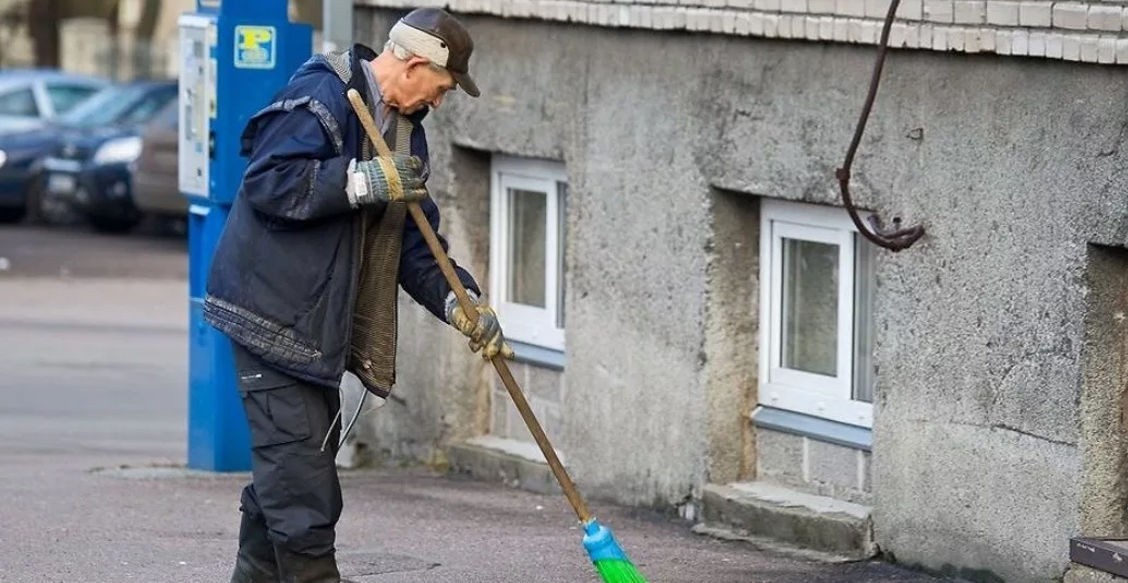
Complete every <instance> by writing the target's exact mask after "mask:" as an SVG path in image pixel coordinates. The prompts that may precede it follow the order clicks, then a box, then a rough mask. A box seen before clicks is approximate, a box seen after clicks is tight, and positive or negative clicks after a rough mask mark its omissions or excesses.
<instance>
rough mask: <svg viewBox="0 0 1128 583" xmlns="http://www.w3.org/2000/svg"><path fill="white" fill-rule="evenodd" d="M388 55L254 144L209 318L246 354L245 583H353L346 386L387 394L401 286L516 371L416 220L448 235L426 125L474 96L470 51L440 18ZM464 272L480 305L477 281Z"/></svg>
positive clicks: (340, 75) (307, 83) (324, 69)
mask: <svg viewBox="0 0 1128 583" xmlns="http://www.w3.org/2000/svg"><path fill="white" fill-rule="evenodd" d="M388 38H389V40H388V43H387V44H386V45H385V47H384V50H383V52H382V53H380V54H379V55H377V54H376V53H375V52H374V51H372V50H371V49H369V48H367V47H365V46H362V45H355V46H354V47H353V48H352V49H351V50H349V51H347V52H342V53H330V54H327V55H318V56H315V57H313V58H312V59H310V60H309V61H308V62H307V63H305V64H304V65H303V66H302V67H301V68H300V69H299V70H298V71H297V72H296V73H295V74H294V76H293V77H292V78H291V80H290V82H289V84H288V85H287V86H286V87H284V88H283V89H282V90H281V91H280V92H279V93H278V95H277V97H276V100H275V102H274V103H272V104H271V105H269V106H267V107H265V108H264V109H262V110H261V111H260V112H259V113H257V114H256V115H254V116H253V117H252V118H251V119H250V120H249V122H248V123H247V126H246V129H245V130H244V132H243V135H242V147H243V155H245V156H248V157H249V165H248V167H247V171H246V174H245V175H244V177H243V182H242V185H241V187H240V190H239V193H238V196H237V197H236V200H235V203H234V205H233V207H232V209H231V215H230V217H229V219H228V222H227V226H226V228H225V230H224V232H223V235H222V238H221V240H220V243H219V246H218V248H217V250H216V255H215V258H214V260H213V265H212V270H211V274H210V278H209V280H208V295H207V299H206V303H205V316H206V318H207V320H208V321H209V322H210V323H211V324H212V325H214V326H215V327H216V328H218V329H219V330H221V331H222V332H224V333H225V334H226V335H227V336H228V337H230V339H231V340H232V344H233V346H234V350H235V354H234V357H235V364H236V370H237V372H238V375H239V378H238V382H239V390H240V393H241V395H242V400H243V406H244V410H245V413H246V416H247V421H248V422H249V424H250V430H251V441H252V467H253V479H252V483H251V484H249V485H248V486H247V487H246V488H245V489H244V490H243V494H242V497H241V510H242V523H241V525H240V529H239V551H238V554H237V557H236V564H235V571H234V575H233V576H232V578H231V580H232V581H233V582H243V583H251V582H256V583H258V582H267V581H279V580H281V581H285V582H287V583H298V582H303V583H312V582H317V583H323V582H333V583H336V582H338V581H340V575H339V572H338V570H337V564H336V559H335V557H334V540H335V527H336V524H337V520H338V518H339V517H340V514H341V506H342V504H341V488H340V483H339V481H338V477H337V471H336V466H335V464H334V456H335V453H336V449H337V444H338V438H339V434H340V423H339V418H340V395H339V393H338V387H339V384H340V381H341V378H342V375H343V374H344V372H345V371H346V370H348V371H351V372H353V373H355V374H356V375H357V376H358V377H359V378H360V379H361V380H362V382H363V383H364V385H365V387H366V388H367V389H369V390H370V391H371V392H373V393H376V394H378V395H381V396H385V395H387V392H388V391H390V390H391V388H392V384H393V383H394V380H395V344H396V342H395V334H396V297H397V292H396V287H397V284H398V285H399V286H402V287H403V289H404V290H406V291H407V293H408V294H409V295H411V297H412V298H414V299H415V300H416V301H417V302H419V303H420V304H422V305H423V306H424V307H425V308H427V309H428V310H429V311H430V312H431V313H433V314H434V315H435V316H436V317H438V318H440V319H442V320H444V321H446V322H449V323H451V324H452V325H453V326H454V327H456V328H458V329H459V330H460V331H461V332H462V333H463V334H465V335H467V336H468V337H469V338H470V346H471V348H472V349H474V350H481V352H482V355H483V356H485V357H487V358H489V357H493V356H495V355H498V354H503V355H507V354H508V353H509V350H508V346H506V344H505V342H504V338H503V336H502V332H501V328H500V326H499V325H498V322H497V317H496V316H495V314H494V313H493V311H492V310H490V308H489V307H488V306H487V305H484V304H481V305H478V306H477V308H476V309H477V312H478V317H477V318H476V323H471V321H470V320H471V319H470V318H469V317H467V315H466V314H464V313H463V312H462V310H461V308H460V307H459V306H458V304H457V302H456V301H454V297H453V294H452V293H451V290H450V287H449V286H448V284H447V282H446V281H445V280H444V278H443V276H442V274H441V272H440V270H439V268H438V266H437V265H436V263H435V259H434V257H433V256H432V254H431V252H430V250H429V249H428V248H427V246H426V243H425V241H424V240H423V237H422V235H421V234H420V232H419V230H418V229H417V228H416V226H415V224H414V223H412V222H411V221H410V220H405V212H404V210H405V206H406V205H405V204H404V203H410V202H419V203H420V204H421V205H422V207H423V210H424V212H425V213H426V215H427V217H428V218H429V220H430V222H431V225H432V227H434V228H435V230H436V231H437V230H438V227H439V210H438V208H437V207H436V206H435V203H434V202H433V201H431V200H430V199H429V198H427V191H426V187H425V182H426V180H427V176H428V173H429V163H428V155H427V141H426V137H425V136H424V133H423V128H422V126H421V125H420V122H421V121H422V120H423V118H424V116H426V115H427V112H428V110H429V109H433V108H437V107H439V105H440V104H441V103H442V101H443V99H444V97H445V96H446V94H447V92H449V91H451V90H452V89H454V88H455V87H461V88H462V90H463V91H465V92H466V93H468V94H470V95H471V96H475V97H476V96H477V95H478V93H479V92H478V87H477V86H476V85H475V84H474V80H473V79H472V78H471V77H470V74H469V69H468V65H469V60H470V53H471V51H472V50H473V42H472V40H471V38H470V34H469V33H468V32H467V30H466V29H465V28H464V27H463V25H462V24H461V23H460V22H459V21H458V20H456V19H455V18H454V17H452V16H451V15H449V14H447V13H446V12H443V11H442V10H438V9H419V10H416V11H413V12H411V13H410V14H408V15H407V16H405V17H403V18H402V19H401V20H400V21H399V22H397V23H396V24H395V26H394V27H393V28H392V30H391V31H390V32H389V34H388ZM348 89H357V90H358V91H359V92H360V93H361V94H362V95H365V96H367V99H366V101H367V103H368V104H369V106H370V110H371V113H372V114H373V116H374V118H375V119H376V121H377V124H378V125H379V127H380V129H381V131H382V132H383V134H384V138H385V140H386V141H387V142H388V143H389V144H390V145H392V147H393V149H394V150H395V152H396V154H395V155H394V156H392V157H390V158H373V154H374V153H375V151H376V150H375V148H374V147H373V144H372V143H371V142H369V141H368V140H367V138H366V137H365V134H364V132H363V129H362V128H361V125H360V123H359V120H358V119H357V117H356V115H355V113H354V112H353V111H352V109H351V106H350V104H349V101H348V99H347V98H346V96H345V93H346V91H347V90H348ZM442 244H443V246H444V247H445V246H446V242H445V241H442ZM457 272H458V275H459V278H460V279H461V280H462V282H463V283H464V284H465V285H466V287H467V288H468V289H470V290H471V292H472V294H474V297H475V298H476V297H477V294H479V293H480V291H479V288H478V285H477V284H476V283H475V281H474V278H473V277H471V276H470V274H469V273H467V272H466V271H465V270H462V269H461V268H457ZM327 443H328V444H329V446H328V447H326V444H327Z"/></svg>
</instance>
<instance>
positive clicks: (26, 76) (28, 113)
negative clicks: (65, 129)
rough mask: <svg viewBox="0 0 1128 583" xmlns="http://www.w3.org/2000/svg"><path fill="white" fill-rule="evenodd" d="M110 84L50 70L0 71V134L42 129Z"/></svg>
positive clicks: (97, 79) (92, 78) (101, 80)
mask: <svg viewBox="0 0 1128 583" xmlns="http://www.w3.org/2000/svg"><path fill="white" fill-rule="evenodd" d="M107 85H109V82H107V81H105V80H103V79H99V78H96V77H88V76H85V75H72V74H70V73H63V72H61V71H56V70H51V69H21V70H8V71H0V133H8V132H13V131H24V130H28V129H32V128H36V127H40V126H42V125H43V124H44V123H46V122H47V121H50V120H52V119H55V118H56V117H57V116H59V115H61V114H64V113H66V112H68V111H70V110H72V109H74V107H75V106H77V105H78V104H80V103H82V102H83V101H85V100H86V99H88V98H89V97H91V96H92V95H94V94H95V93H97V92H98V91H99V90H100V89H103V88H104V87H106V86H107Z"/></svg>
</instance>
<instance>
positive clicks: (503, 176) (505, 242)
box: [490, 157, 568, 351]
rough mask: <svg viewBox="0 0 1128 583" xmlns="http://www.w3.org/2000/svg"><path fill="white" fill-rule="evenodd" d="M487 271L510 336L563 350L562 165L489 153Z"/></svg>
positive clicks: (564, 204) (564, 188) (565, 195)
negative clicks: (489, 197)
mask: <svg viewBox="0 0 1128 583" xmlns="http://www.w3.org/2000/svg"><path fill="white" fill-rule="evenodd" d="M491 181H492V191H493V193H492V197H491V199H492V200H491V209H490V273H491V274H492V279H491V286H490V288H491V293H492V294H493V303H494V304H496V305H497V306H498V311H499V312H500V316H499V317H500V318H501V321H502V323H503V324H504V327H505V335H506V337H507V338H509V339H510V340H514V341H516V342H524V343H526V344H532V345H536V346H539V347H542V348H549V349H552V350H558V351H563V350H564V289H565V285H564V283H565V280H564V277H565V274H564V246H565V245H564V242H565V239H566V237H567V233H566V231H567V229H566V225H565V217H566V215H567V213H566V210H565V209H566V207H567V198H568V185H567V179H566V176H565V174H564V168H563V166H562V165H560V164H557V163H553V162H547V161H542V160H531V159H522V158H511V157H494V160H493V168H492V172H491Z"/></svg>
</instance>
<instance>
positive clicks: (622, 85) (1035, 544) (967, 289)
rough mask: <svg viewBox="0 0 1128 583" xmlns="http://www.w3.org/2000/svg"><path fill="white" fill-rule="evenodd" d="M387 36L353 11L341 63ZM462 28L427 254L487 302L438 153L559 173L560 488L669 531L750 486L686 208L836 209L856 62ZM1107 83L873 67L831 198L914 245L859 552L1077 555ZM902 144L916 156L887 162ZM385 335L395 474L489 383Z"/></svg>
mask: <svg viewBox="0 0 1128 583" xmlns="http://www.w3.org/2000/svg"><path fill="white" fill-rule="evenodd" d="M391 15H392V14H391V13H386V12H382V11H377V10H374V9H373V10H364V11H362V12H361V14H360V15H359V16H358V27H360V28H361V31H362V32H364V33H366V34H365V35H362V37H361V38H362V39H364V40H369V41H370V42H372V43H373V44H378V43H379V42H380V41H381V40H382V38H383V35H382V33H383V31H385V30H386V29H387V26H388V24H389V22H390V21H389V17H390V16H391ZM466 21H467V23H468V24H469V26H470V28H471V30H472V31H473V33H474V35H475V39H476V43H477V47H478V48H477V51H476V53H475V55H476V56H475V58H474V60H473V70H474V71H475V73H476V78H477V79H478V82H479V85H480V86H481V87H482V89H483V93H484V95H483V97H482V98H481V99H479V100H472V99H470V98H467V97H465V96H455V97H454V98H453V99H451V100H450V101H449V104H444V107H443V110H442V111H440V112H438V114H437V115H435V116H434V117H432V118H431V119H430V120H429V122H428V124H429V125H428V128H429V132H430V136H431V143H432V154H433V157H434V161H435V167H436V177H435V179H434V186H435V189H436V191H437V197H438V198H439V202H440V205H441V206H442V207H443V209H444V212H445V220H446V222H445V225H446V226H445V231H446V232H447V234H448V235H449V236H450V237H451V240H452V242H453V245H454V254H455V256H456V257H458V258H462V259H464V260H466V262H467V263H468V264H469V265H470V266H471V267H472V268H473V269H474V270H475V273H479V274H482V275H481V279H482V280H483V281H486V280H487V278H486V276H485V264H486V257H487V254H488V253H487V249H486V247H488V226H487V223H486V222H485V220H484V218H483V209H488V199H484V198H481V197H483V196H484V195H483V194H482V193H481V189H480V188H479V187H477V186H474V187H472V188H467V189H463V187H462V186H461V185H460V183H459V176H458V167H457V159H458V154H457V153H458V152H460V151H476V152H500V153H506V154H514V155H523V156H535V157H544V158H550V159H556V160H562V161H564V163H565V164H566V167H567V171H568V175H569V182H570V188H571V194H570V197H571V199H570V203H569V204H570V209H569V217H568V220H569V229H570V236H571V241H570V244H569V248H568V250H567V252H568V268H569V270H570V274H571V280H570V289H569V290H568V297H569V305H568V314H569V321H568V329H567V346H568V363H567V367H566V371H565V373H564V374H565V380H564V382H565V387H566V392H567V399H566V401H565V402H564V403H563V416H564V423H563V427H562V430H561V431H562V434H561V435H560V437H559V439H558V440H557V441H558V443H557V447H558V448H560V449H561V450H562V451H564V452H565V453H566V454H567V455H568V458H569V464H570V465H571V466H572V468H573V469H574V471H575V473H576V476H577V478H578V481H579V482H580V484H581V487H582V488H584V489H585V491H586V492H588V493H590V494H594V495H600V496H610V497H612V498H614V499H616V500H619V501H621V502H626V503H633V504H657V505H674V504H677V503H679V502H680V501H683V500H685V499H686V498H687V497H690V498H691V497H692V496H693V495H694V493H695V491H696V490H697V489H698V488H700V486H701V485H702V484H703V483H705V482H706V481H709V480H710V479H711V475H710V472H716V473H717V474H718V475H720V476H725V477H724V478H723V479H726V480H727V479H732V478H731V477H729V476H735V475H740V474H741V473H743V474H745V475H746V474H747V473H748V466H749V464H750V463H752V464H754V463H755V460H749V459H747V458H745V457H744V456H733V455H732V452H733V451H734V450H738V451H741V452H745V453H747V454H751V453H752V452H753V451H754V447H752V445H751V439H750V438H749V437H748V436H747V430H746V429H743V428H741V425H740V424H739V423H737V422H735V421H733V417H732V415H739V414H743V413H745V412H746V410H745V411H741V409H740V407H739V406H737V407H728V408H727V409H726V408H723V407H718V405H717V404H718V403H732V402H736V403H739V400H740V396H739V395H736V396H734V393H733V389H732V386H733V385H732V384H731V383H726V382H725V381H724V379H725V378H736V379H740V380H737V381H733V382H738V383H743V385H744V387H745V390H747V391H751V389H752V387H754V382H753V381H751V380H750V379H753V378H754V368H753V369H752V372H748V370H747V369H745V370H744V371H743V372H741V371H739V370H738V371H735V372H733V371H731V370H729V371H725V370H723V369H725V368H726V366H728V365H725V364H724V362H725V361H723V360H722V361H721V365H720V369H716V368H711V367H713V366H714V365H713V364H711V363H710V355H722V354H725V351H723V350H720V349H719V348H718V346H720V347H724V346H726V345H725V344H724V343H720V344H718V343H717V342H716V341H715V338H714V336H713V335H714V334H717V333H718V332H717V330H719V328H718V327H717V323H716V321H715V320H710V318H711V316H710V315H709V314H711V313H712V312H711V311H710V310H711V306H713V305H714V304H712V303H711V302H713V300H712V299H710V298H711V297H713V296H711V295H710V292H711V290H712V289H713V286H714V284H715V282H716V279H715V278H714V277H712V275H715V274H714V273H713V272H712V271H711V270H712V267H711V266H712V265H714V264H715V263H714V262H715V259H716V256H717V253H716V245H717V244H718V242H722V243H723V242H724V241H725V239H723V237H724V233H725V230H724V229H718V228H716V225H715V224H714V218H715V214H714V211H713V202H714V200H713V197H714V192H715V190H714V188H717V189H723V190H725V191H729V192H734V193H745V194H744V195H736V196H751V195H758V196H767V197H778V198H786V199H791V200H804V201H808V202H818V203H832V204H833V203H835V202H836V199H835V184H834V182H833V179H832V177H833V170H834V168H835V166H836V164H838V163H839V162H840V159H841V156H842V154H843V151H844V148H845V145H846V143H847V141H848V140H849V137H850V134H851V131H852V129H853V123H854V121H855V119H856V116H857V112H858V108H859V107H860V104H861V100H862V96H863V92H864V89H865V83H866V81H867V80H868V77H869V73H870V67H871V65H872V62H871V59H872V56H873V55H872V50H867V49H858V48H851V47H845V46H840V45H820V44H814V43H792V42H784V41H771V40H752V39H746V38H729V37H719V36H711V35H699V34H685V33H657V32H644V31H622V30H619V31H611V30H604V29H597V28H589V27H582V26H569V25H564V24H538V23H534V22H527V21H520V22H517V21H505V20H501V19H498V18H493V17H467V19H466ZM373 31H376V32H373ZM1122 77H1123V74H1122V73H1121V72H1120V71H1119V70H1118V69H1115V68H1102V67H1099V66H1081V65H1070V64H1061V63H1052V62H1047V61H1034V60H1022V59H1014V58H1002V57H996V56H990V57H988V56H967V55H961V56H950V55H943V54H934V53H913V52H904V53H902V52H898V53H895V54H893V56H892V58H891V59H890V62H889V64H888V66H887V69H886V80H885V84H884V86H883V88H882V93H881V95H880V97H879V100H878V104H877V107H876V110H875V112H874V118H873V119H872V121H871V127H870V131H869V134H868V135H867V138H866V139H865V140H864V142H863V145H862V150H861V156H860V159H859V161H858V163H857V164H856V166H855V176H856V178H855V181H854V184H855V188H856V190H857V196H858V198H859V200H860V202H861V203H862V204H864V205H866V206H868V207H871V208H874V209H877V210H879V211H881V212H882V213H883V214H885V215H886V216H887V217H891V216H893V214H897V215H898V216H902V217H904V218H905V220H906V221H907V222H909V223H916V222H918V221H922V222H924V224H925V225H926V227H927V228H928V235H927V236H926V238H925V239H924V240H922V241H921V242H920V243H918V244H917V246H915V247H914V248H912V249H911V250H908V251H905V252H902V253H900V254H891V253H882V254H880V255H879V258H878V266H877V278H878V281H877V287H876V291H875V294H876V307H875V314H876V316H875V320H876V321H875V322H874V324H873V325H874V334H875V345H876V350H875V356H876V364H877V365H878V373H877V394H876V398H875V408H876V425H875V428H874V434H875V442H874V454H873V459H872V464H873V465H872V486H871V487H872V493H873V504H874V515H873V516H874V525H875V535H876V537H877V542H878V544H879V545H881V547H882V548H883V549H884V550H886V551H888V552H890V553H891V554H892V555H893V556H895V557H896V558H897V559H898V560H901V561H903V562H906V563H909V564H920V565H924V566H926V567H929V568H933V569H940V570H947V571H950V572H953V573H959V574H961V575H964V576H967V577H971V578H975V579H978V580H1009V581H1046V580H1051V579H1052V578H1054V577H1057V576H1060V575H1061V574H1062V572H1063V571H1064V570H1065V567H1066V565H1067V556H1066V555H1067V551H1066V549H1067V539H1068V537H1069V536H1071V535H1074V534H1078V533H1081V532H1082V530H1083V529H1082V521H1081V516H1082V506H1083V505H1089V506H1091V505H1093V504H1106V505H1107V504H1111V502H1108V501H1105V502H1101V501H1100V500H1099V497H1097V496H1095V495H1094V496H1085V497H1083V496H1082V482H1083V476H1082V470H1083V469H1084V468H1087V467H1090V466H1094V467H1095V466H1096V465H1099V464H1097V462H1096V461H1091V460H1095V459H1096V457H1101V456H1104V458H1107V457H1108V455H1109V454H1108V451H1109V447H1110V446H1108V445H1107V444H1106V445H1100V444H1095V445H1090V444H1089V443H1087V442H1086V441H1085V440H1086V439H1089V437H1086V436H1087V435H1095V434H1096V433H1099V432H1098V431H1095V430H1094V431H1092V432H1090V433H1086V434H1085V435H1083V434H1082V432H1081V426H1082V425H1081V417H1080V416H1081V413H1082V412H1083V411H1084V409H1080V408H1079V406H1078V403H1079V402H1080V401H1081V400H1082V385H1083V382H1082V380H1083V378H1087V377H1086V374H1085V371H1084V368H1085V366H1083V362H1090V361H1092V362H1100V359H1099V358H1090V359H1088V360H1084V361H1083V359H1082V350H1083V346H1084V345H1085V338H1086V332H1085V321H1086V316H1087V314H1088V315H1090V316H1091V314H1092V313H1093V312H1094V311H1096V312H1098V313H1099V312H1100V311H1101V310H1103V309H1105V308H1104V307H1107V306H1108V305H1111V304H1112V303H1113V302H1110V301H1104V302H1103V303H1097V304H1091V303H1090V302H1089V301H1088V299H1087V283H1086V274H1087V273H1089V271H1090V270H1089V268H1088V267H1087V265H1088V262H1089V253H1088V248H1089V246H1088V243H1089V242H1096V243H1100V244H1102V245H1109V246H1116V247H1119V246H1123V245H1124V244H1125V239H1128V220H1126V219H1128V216H1126V214H1125V212H1124V211H1125V204H1124V200H1125V199H1124V196H1123V192H1124V191H1125V187H1128V177H1126V175H1125V173H1123V172H1122V171H1121V169H1122V168H1123V167H1124V163H1125V160H1124V156H1125V155H1124V154H1123V153H1122V152H1121V144H1122V142H1123V139H1124V136H1125V135H1128V133H1126V132H1125V130H1124V128H1125V127H1128V106H1126V105H1125V104H1126V103H1128V86H1126V85H1125V84H1124V82H1123V78H1122ZM917 128H922V129H923V138H921V139H917V138H916V137H915V136H916V133H915V132H913V133H912V137H910V132H911V131H912V130H914V129H917ZM456 144H457V145H458V147H456V146H455V145H456ZM487 212H488V210H487ZM747 228H748V229H749V231H750V232H752V233H754V232H755V231H756V230H757V229H758V224H757V223H755V222H750V224H748V225H747ZM1106 263H1107V262H1106ZM749 277H754V275H750V276H749ZM750 301H751V300H750ZM1102 306H1104V307H1102ZM403 315H404V318H403V324H402V330H403V332H402V341H401V350H402V365H401V377H400V378H401V385H400V387H399V389H398V394H399V395H401V396H404V398H405V399H407V402H408V406H406V407H400V406H399V405H392V407H400V408H398V409H392V410H391V411H390V412H387V411H388V410H385V411H386V413H382V414H381V416H380V417H379V418H378V423H379V424H378V426H377V427H378V428H379V429H378V431H379V434H380V435H381V436H382V439H383V440H386V441H382V443H386V444H393V443H394V445H389V446H388V447H391V448H393V449H402V450H405V451H415V450H419V451H422V450H427V449H433V448H436V447H440V446H441V445H442V444H443V443H446V442H449V440H452V439H457V438H458V437H459V436H468V435H475V434H480V433H484V432H485V431H486V430H487V428H488V424H489V422H488V419H487V417H488V415H487V414H486V411H487V409H486V404H487V403H488V399H487V397H486V392H487V391H488V386H489V384H488V381H487V380H486V378H487V375H488V374H492V373H490V372H489V371H486V370H485V369H484V367H483V366H482V365H481V363H479V362H476V361H475V360H474V359H473V357H469V356H465V355H464V353H465V350H464V347H463V345H462V343H461V341H460V340H459V339H458V338H457V337H456V335H454V334H451V333H450V332H449V331H448V330H444V329H442V326H441V325H440V324H438V323H435V322H433V321H431V320H429V317H428V316H426V315H424V314H422V311H421V310H419V309H418V308H416V307H414V306H405V308H404V309H403ZM754 315H755V309H754V307H753V309H752V310H751V311H750V315H749V318H750V323H749V324H748V328H749V329H751V330H753V332H752V336H747V333H748V330H745V331H744V334H746V336H745V338H746V339H747V338H754V329H755V322H754V321H753V320H754ZM1110 317H1111V316H1110ZM744 342H748V340H744ZM746 348H747V351H746V352H745V354H746V356H747V358H748V359H751V362H752V363H755V359H756V358H757V356H756V347H755V345H754V344H751V345H748V346H746ZM739 352H740V351H738V350H731V349H729V350H728V352H727V355H726V358H727V359H729V361H730V362H731V359H734V358H739V356H738V353H739ZM730 373H732V374H735V376H732V377H726V375H728V374H730ZM1091 376H1092V378H1095V379H1098V381H1099V379H1101V378H1105V377H1101V376H1100V375H1099V374H1094V375H1091ZM1106 376H1107V375H1106ZM749 385H751V386H749ZM1098 389H1099V391H1104V392H1106V393H1107V392H1108V391H1110V390H1114V389H1110V388H1109V387H1108V386H1107V383H1106V385H1101V386H1100V387H1098ZM1098 389H1093V390H1098ZM1088 390H1089V389H1088V388H1087V389H1086V391H1088ZM718 391H728V393H727V394H726V395H725V397H724V398H720V400H718V399H719V397H718ZM726 410H729V411H731V413H730V414H728V415H727V416H726V413H725V412H724V411H726ZM435 420H439V423H437V424H436V423H435ZM718 427H729V428H731V429H730V430H728V431H726V430H720V431H718V430H716V428H718ZM730 433H731V434H732V435H729V434H730ZM727 435H729V437H728V438H726V436H727ZM1094 438H1095V437H1094ZM761 445H763V444H761ZM1094 456H1096V457H1094ZM740 458H743V459H740ZM725 459H728V460H730V461H728V462H724V461H723V460H725ZM1102 459H1103V458H1102ZM717 460H722V461H721V462H720V463H719V464H718V463H717ZM1102 463H1103V462H1102ZM1106 481H1107V480H1106ZM1090 511H1091V510H1088V509H1087V510H1086V512H1090ZM1107 512H1111V510H1108V511H1105V513H1106V514H1107Z"/></svg>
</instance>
